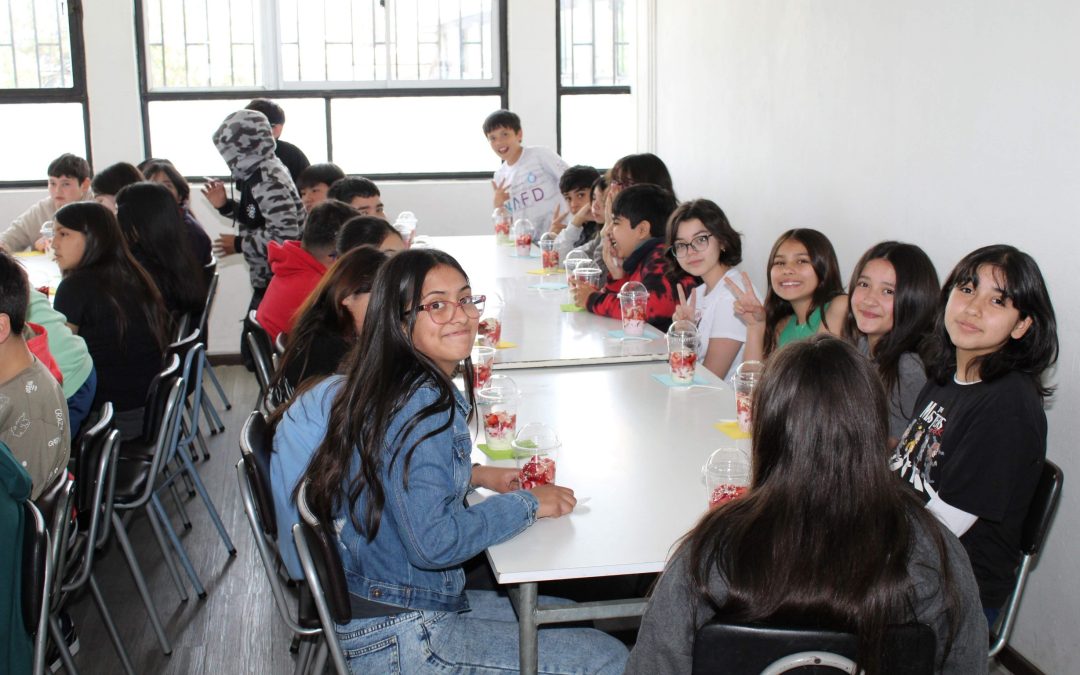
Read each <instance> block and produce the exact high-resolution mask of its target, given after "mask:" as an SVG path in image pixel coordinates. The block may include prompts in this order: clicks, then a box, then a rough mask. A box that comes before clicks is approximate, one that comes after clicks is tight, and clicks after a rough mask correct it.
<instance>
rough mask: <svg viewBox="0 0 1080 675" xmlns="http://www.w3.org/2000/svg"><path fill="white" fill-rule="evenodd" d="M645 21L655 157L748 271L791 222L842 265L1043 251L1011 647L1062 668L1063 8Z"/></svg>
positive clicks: (1076, 165) (783, 12) (761, 13)
mask: <svg viewBox="0 0 1080 675" xmlns="http://www.w3.org/2000/svg"><path fill="white" fill-rule="evenodd" d="M657 35H658V36H660V38H659V41H658V44H657V57H656V58H657V63H656V72H657V95H658V101H659V105H658V113H657V117H656V120H655V122H656V127H657V129H656V134H657V136H656V137H657V153H658V154H659V155H660V156H661V157H663V158H664V159H665V160H666V161H667V162H668V164H669V166H670V167H671V169H672V173H673V175H674V179H675V185H676V188H677V189H678V192H679V196H680V197H681V198H683V199H686V198H690V197H696V196H705V197H710V198H712V199H714V200H716V201H717V202H719V203H720V204H721V205H722V206H723V208H724V209H725V210H726V211H727V213H728V215H729V217H730V218H731V220H732V223H733V224H734V225H735V227H736V229H739V230H741V231H742V232H743V233H744V235H745V237H746V242H747V246H746V248H747V250H746V255H745V256H744V257H745V261H746V262H745V265H746V266H747V267H748V269H749V270H750V271H751V272H752V273H753V275H754V277H755V282H762V283H763V282H764V281H765V256H766V255H767V254H768V250H769V247H770V246H771V244H772V242H773V240H774V239H775V237H776V236H777V235H778V234H779V233H780V232H781V231H783V230H785V229H787V228H790V227H814V228H818V229H820V230H822V231H823V232H825V233H826V234H827V235H829V237H830V238H831V240H832V241H833V243H834V245H835V247H836V249H837V254H838V255H839V257H840V261H841V265H842V267H843V268H844V273H845V275H847V274H848V273H850V269H851V266H852V265H853V264H854V262H855V260H856V259H857V258H858V256H859V255H861V253H862V252H863V251H864V250H865V249H866V248H868V247H869V246H870V245H871V244H873V243H875V242H876V241H879V240H882V239H885V238H898V239H902V240H906V241H910V242H913V243H916V244H919V245H921V246H922V247H923V248H925V249H926V250H927V252H928V253H929V254H930V255H931V257H932V258H933V260H934V262H935V264H936V266H937V268H938V272H939V274H940V275H941V276H942V277H944V276H945V274H947V273H948V271H949V269H951V267H952V265H953V264H954V263H955V262H956V261H957V260H958V259H959V258H960V257H961V256H963V255H964V254H965V253H967V252H969V251H970V250H972V249H974V248H976V247H978V246H980V245H984V244H988V243H997V242H1006V243H1012V244H1015V245H1017V246H1019V247H1021V248H1022V249H1024V250H1026V251H1028V252H1029V253H1031V254H1032V255H1033V256H1034V257H1035V259H1036V260H1038V261H1039V262H1040V264H1041V266H1042V270H1043V274H1044V275H1045V277H1046V280H1047V282H1048V284H1049V286H1050V292H1051V296H1052V298H1053V300H1054V302H1055V305H1056V308H1057V312H1058V320H1059V334H1060V336H1061V338H1062V342H1061V346H1062V352H1061V359H1060V361H1059V365H1058V368H1057V373H1056V376H1055V378H1054V379H1055V380H1056V381H1057V383H1058V384H1059V385H1060V387H1059V390H1058V394H1057V395H1056V397H1055V398H1054V400H1053V403H1052V407H1051V409H1050V410H1049V412H1048V418H1049V425H1050V432H1049V434H1050V438H1049V456H1050V458H1051V459H1053V460H1054V461H1055V462H1057V463H1058V464H1060V465H1061V466H1062V468H1063V469H1064V471H1065V476H1066V488H1065V492H1064V499H1063V502H1062V506H1061V509H1060V511H1059V513H1058V517H1057V520H1056V522H1055V525H1054V528H1053V530H1052V531H1051V536H1050V541H1049V544H1048V547H1047V550H1046V552H1045V555H1044V557H1043V558H1042V560H1041V563H1040V564H1039V566H1038V567H1037V569H1036V570H1035V573H1034V574H1033V576H1032V578H1031V582H1030V585H1029V587H1028V590H1027V595H1026V596H1025V600H1024V603H1023V606H1022V611H1021V614H1020V620H1019V625H1018V627H1017V629H1016V634H1015V638H1014V640H1013V644H1014V646H1015V647H1016V648H1017V649H1019V650H1020V651H1021V652H1022V653H1023V654H1025V655H1026V656H1027V657H1029V658H1030V659H1031V660H1032V661H1033V662H1035V663H1036V664H1038V665H1039V666H1041V667H1042V669H1043V670H1044V671H1046V672H1075V670H1074V669H1075V668H1076V665H1075V656H1074V652H1075V648H1076V630H1077V626H1078V625H1080V597H1078V595H1080V593H1078V591H1077V590H1076V588H1077V581H1076V563H1075V561H1076V559H1077V558H1078V553H1080V551H1078V544H1077V541H1078V540H1080V522H1077V520H1076V518H1075V517H1074V514H1075V513H1076V512H1077V511H1078V507H1080V496H1078V495H1080V491H1078V490H1076V489H1075V485H1076V482H1077V481H1080V457H1078V456H1077V455H1076V453H1075V452H1074V451H1073V447H1072V443H1071V442H1070V439H1075V438H1077V437H1080V419H1078V417H1077V415H1076V414H1075V411H1076V410H1077V409H1078V407H1080V396H1078V394H1077V385H1076V383H1077V380H1078V376H1080V345H1078V344H1077V340H1076V338H1075V336H1076V335H1077V334H1078V333H1080V319H1078V318H1077V315H1076V313H1075V312H1073V311H1072V303H1073V302H1074V298H1075V297H1077V296H1078V295H1080V277H1077V275H1075V274H1073V273H1072V264H1071V258H1072V256H1073V255H1075V252H1076V251H1078V250H1080V235H1078V234H1077V225H1078V221H1080V200H1078V199H1077V188H1078V186H1080V125H1078V124H1077V120H1078V119H1080V87H1077V84H1076V81H1077V64H1080V41H1078V40H1077V39H1076V36H1077V35H1080V5H1078V4H1077V3H1075V2H1072V1H1071V0H1047V1H1045V2H1041V3H1037V4H1036V5H1022V4H1016V3H1013V2H1003V1H1000V0H997V1H986V0H953V1H952V2H944V3H943V2H934V1H928V0H913V1H912V2H902V3H897V2H890V1H887V0H832V1H831V2H828V3H809V2H800V1H794V0H758V1H757V2H742V1H739V0H720V1H717V2H710V3H702V2H690V1H687V0H675V1H673V2H664V3H663V4H662V11H660V12H658V25H657ZM1070 486H1071V487H1072V489H1070Z"/></svg>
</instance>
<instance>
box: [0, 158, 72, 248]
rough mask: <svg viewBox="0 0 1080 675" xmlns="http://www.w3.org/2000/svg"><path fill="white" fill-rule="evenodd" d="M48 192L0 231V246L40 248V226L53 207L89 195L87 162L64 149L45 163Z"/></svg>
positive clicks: (53, 211)
mask: <svg viewBox="0 0 1080 675" xmlns="http://www.w3.org/2000/svg"><path fill="white" fill-rule="evenodd" d="M48 175H49V196H48V197H45V198H44V199H42V200H41V201H39V202H38V203H36V204H34V205H33V206H31V207H30V208H28V209H27V210H26V211H23V212H22V214H21V215H19V217H18V218H16V219H15V220H13V221H11V225H10V226H9V227H8V229H6V230H4V231H3V232H0V248H2V249H6V250H8V251H12V252H15V251H24V250H26V249H28V248H31V247H32V248H33V249H34V250H36V251H44V250H45V246H46V241H45V239H44V238H43V237H42V236H41V226H42V225H43V224H44V223H45V222H46V221H49V220H52V218H53V215H54V214H55V213H56V210H57V209H59V208H60V207H61V206H63V205H65V204H71V203H72V202H81V201H84V200H87V199H90V165H89V164H87V163H86V160H85V159H83V158H82V157H76V156H75V155H72V154H71V153H64V154H63V155H60V156H59V157H57V158H56V159H54V160H53V161H52V163H50V164H49V169H48Z"/></svg>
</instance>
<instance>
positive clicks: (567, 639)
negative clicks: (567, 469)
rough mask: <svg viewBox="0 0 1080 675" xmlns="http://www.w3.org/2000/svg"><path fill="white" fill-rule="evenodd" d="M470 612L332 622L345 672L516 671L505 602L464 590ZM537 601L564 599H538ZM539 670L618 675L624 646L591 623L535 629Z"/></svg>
mask: <svg viewBox="0 0 1080 675" xmlns="http://www.w3.org/2000/svg"><path fill="white" fill-rule="evenodd" d="M466 594H467V595H468V598H469V606H470V607H471V611H468V612H462V613H460V614H458V613H455V612H438V611H426V610H419V611H412V612H404V613H402V614H398V615H396V616H387V617H376V618H373V619H356V620H354V621H351V622H349V623H347V624H343V625H338V627H337V635H338V640H339V641H340V642H341V648H342V649H343V650H344V652H345V658H346V660H347V661H348V663H349V670H350V671H351V672H352V673H354V674H355V675H360V673H388V674H389V673H394V674H399V673H400V674H402V675H405V674H407V673H462V674H469V675H504V674H506V673H516V672H518V668H519V660H518V623H517V615H516V614H515V613H514V609H513V607H512V606H511V605H510V600H509V599H508V598H505V597H501V596H499V595H498V594H497V593H495V592H494V591H466ZM541 600H542V602H543V603H544V604H569V603H568V601H566V600H560V599H557V598H548V597H544V598H541ZM539 634H540V639H539V663H538V665H539V672H540V673H546V674H549V675H571V674H576V675H586V674H591V675H618V674H619V673H622V672H623V670H624V668H625V667H626V657H627V650H626V647H625V646H624V645H623V644H622V643H621V642H619V641H618V640H616V639H615V638H613V637H611V636H610V635H607V634H606V633H602V632H600V631H598V630H594V629H592V628H541V629H540V632H539Z"/></svg>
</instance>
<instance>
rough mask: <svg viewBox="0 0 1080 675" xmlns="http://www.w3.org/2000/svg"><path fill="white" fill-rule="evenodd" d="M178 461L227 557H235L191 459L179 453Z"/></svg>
mask: <svg viewBox="0 0 1080 675" xmlns="http://www.w3.org/2000/svg"><path fill="white" fill-rule="evenodd" d="M180 461H181V462H183V465H184V468H185V469H186V470H187V474H188V475H189V476H190V477H191V480H192V481H193V482H194V483H195V490H196V491H197V492H198V493H199V496H200V497H202V500H203V504H205V505H206V510H207V511H208V512H209V513H210V520H212V521H213V522H214V527H216V528H217V531H218V534H219V535H220V536H221V541H222V542H223V543H224V544H225V550H227V551H228V552H229V555H236V546H234V545H233V543H232V539H230V538H229V533H228V531H226V529H225V523H223V522H221V516H220V515H219V514H218V510H217V507H216V506H214V501H213V500H212V499H210V494H209V493H208V492H207V491H206V486H205V485H203V482H202V478H200V477H199V472H198V471H196V470H195V465H194V464H192V463H191V458H190V457H188V456H187V454H184V453H180Z"/></svg>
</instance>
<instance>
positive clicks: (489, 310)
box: [476, 293, 503, 348]
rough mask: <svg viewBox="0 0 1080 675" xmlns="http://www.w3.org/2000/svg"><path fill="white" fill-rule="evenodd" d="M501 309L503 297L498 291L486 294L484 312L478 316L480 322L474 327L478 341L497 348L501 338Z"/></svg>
mask: <svg viewBox="0 0 1080 675" xmlns="http://www.w3.org/2000/svg"><path fill="white" fill-rule="evenodd" d="M502 310H503V299H502V296H501V295H499V294H498V293H491V294H490V295H488V296H487V302H486V303H485V304H484V314H483V316H481V317H480V324H479V325H478V326H477V328H476V338H477V340H478V341H480V343H482V344H484V345H486V346H488V347H495V348H498V346H499V342H500V341H501V340H502Z"/></svg>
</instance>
